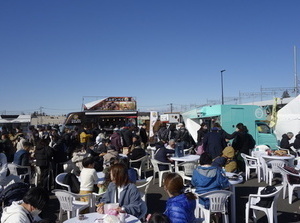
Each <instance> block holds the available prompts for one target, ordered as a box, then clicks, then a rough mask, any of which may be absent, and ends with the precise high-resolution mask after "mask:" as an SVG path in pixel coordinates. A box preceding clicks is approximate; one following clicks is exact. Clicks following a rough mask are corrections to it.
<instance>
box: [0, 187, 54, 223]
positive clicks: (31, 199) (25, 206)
mask: <svg viewBox="0 0 300 223" xmlns="http://www.w3.org/2000/svg"><path fill="white" fill-rule="evenodd" d="M48 201H49V195H48V193H47V191H45V190H44V189H43V188H39V187H33V188H31V189H29V191H28V192H27V193H26V194H25V196H24V197H23V200H21V201H14V202H13V203H12V205H10V206H8V207H5V208H4V209H3V214H2V217H1V222H2V223H12V222H18V223H32V222H34V221H39V220H41V219H40V217H39V216H38V215H39V214H40V213H41V210H42V209H43V208H44V207H45V206H46V204H47V203H48Z"/></svg>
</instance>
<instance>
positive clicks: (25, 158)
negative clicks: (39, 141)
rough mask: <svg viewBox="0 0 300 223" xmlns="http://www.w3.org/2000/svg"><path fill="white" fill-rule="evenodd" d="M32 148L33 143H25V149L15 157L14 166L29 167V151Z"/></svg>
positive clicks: (19, 151) (20, 150)
mask: <svg viewBox="0 0 300 223" xmlns="http://www.w3.org/2000/svg"><path fill="white" fill-rule="evenodd" d="M31 148H32V145H31V143H29V142H26V141H25V142H24V143H23V149H19V150H18V151H17V152H16V153H15V155H14V161H13V163H14V164H17V165H20V166H29V165H30V163H29V160H30V154H29V151H30V149H31Z"/></svg>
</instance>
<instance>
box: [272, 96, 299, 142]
mask: <svg viewBox="0 0 300 223" xmlns="http://www.w3.org/2000/svg"><path fill="white" fill-rule="evenodd" d="M299 131H300V95H298V96H297V97H296V98H294V99H293V100H292V101H290V102H289V103H288V104H287V105H285V106H284V107H283V108H281V109H280V110H279V111H278V112H277V122H276V126H275V131H274V133H275V134H276V137H277V140H281V138H282V135H283V134H285V133H287V132H292V133H294V135H297V134H298V132H299ZM291 141H293V140H291Z"/></svg>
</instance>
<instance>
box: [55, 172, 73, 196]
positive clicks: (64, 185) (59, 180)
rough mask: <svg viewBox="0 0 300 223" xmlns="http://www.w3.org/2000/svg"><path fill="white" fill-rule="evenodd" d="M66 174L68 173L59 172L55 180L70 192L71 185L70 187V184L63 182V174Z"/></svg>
mask: <svg viewBox="0 0 300 223" xmlns="http://www.w3.org/2000/svg"><path fill="white" fill-rule="evenodd" d="M67 174H68V173H60V174H58V175H57V176H56V177H55V182H56V183H57V184H58V185H60V186H63V187H66V188H67V190H68V191H69V192H71V187H70V185H67V184H64V183H63V180H64V178H65V176H66V175H67Z"/></svg>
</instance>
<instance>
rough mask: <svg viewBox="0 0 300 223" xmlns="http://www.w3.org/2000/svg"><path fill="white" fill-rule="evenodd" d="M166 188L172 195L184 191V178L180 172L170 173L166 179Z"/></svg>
mask: <svg viewBox="0 0 300 223" xmlns="http://www.w3.org/2000/svg"><path fill="white" fill-rule="evenodd" d="M164 188H165V190H166V191H167V192H168V194H169V195H170V196H171V197H174V196H177V195H179V194H182V193H183V188H184V185H183V179H182V177H181V176H180V175H179V174H178V173H169V174H168V175H167V176H166V177H165V180H164Z"/></svg>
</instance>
